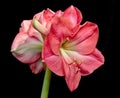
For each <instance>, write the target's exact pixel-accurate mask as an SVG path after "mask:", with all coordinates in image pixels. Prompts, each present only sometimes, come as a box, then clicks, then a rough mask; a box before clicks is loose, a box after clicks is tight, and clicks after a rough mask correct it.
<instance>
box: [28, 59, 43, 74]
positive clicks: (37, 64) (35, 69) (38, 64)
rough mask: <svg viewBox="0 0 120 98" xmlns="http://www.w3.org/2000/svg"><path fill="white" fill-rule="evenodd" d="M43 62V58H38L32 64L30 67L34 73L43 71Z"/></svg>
mask: <svg viewBox="0 0 120 98" xmlns="http://www.w3.org/2000/svg"><path fill="white" fill-rule="evenodd" d="M43 68H44V67H43V63H42V61H41V60H38V61H37V62H35V63H32V64H30V69H31V70H32V73H34V74H38V73H39V72H41V71H42V70H43Z"/></svg>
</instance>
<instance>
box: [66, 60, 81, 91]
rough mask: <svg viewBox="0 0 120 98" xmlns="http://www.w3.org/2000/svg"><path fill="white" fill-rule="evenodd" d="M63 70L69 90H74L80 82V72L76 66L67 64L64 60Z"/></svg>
mask: <svg viewBox="0 0 120 98" xmlns="http://www.w3.org/2000/svg"><path fill="white" fill-rule="evenodd" d="M64 71H65V80H66V83H67V85H68V88H69V89H70V91H71V92H72V91H74V90H75V89H76V88H77V87H78V85H79V82H80V79H81V73H80V71H79V70H78V67H77V66H75V65H74V63H73V64H71V65H67V63H65V61H64Z"/></svg>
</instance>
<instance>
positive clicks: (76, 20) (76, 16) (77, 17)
mask: <svg viewBox="0 0 120 98" xmlns="http://www.w3.org/2000/svg"><path fill="white" fill-rule="evenodd" d="M61 20H62V22H63V23H64V24H65V25H66V26H67V27H68V28H70V29H72V28H74V27H75V26H76V25H77V24H80V23H81V21H82V14H81V12H80V10H78V9H77V8H76V7H74V6H70V7H68V8H67V9H66V10H65V11H64V14H63V16H62V17H61Z"/></svg>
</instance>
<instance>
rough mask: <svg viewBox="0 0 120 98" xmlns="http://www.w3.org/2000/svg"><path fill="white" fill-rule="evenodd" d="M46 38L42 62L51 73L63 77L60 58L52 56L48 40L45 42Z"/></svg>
mask: <svg viewBox="0 0 120 98" xmlns="http://www.w3.org/2000/svg"><path fill="white" fill-rule="evenodd" d="M47 37H48V36H47ZM47 37H46V39H45V42H44V47H43V51H42V57H43V60H44V61H45V63H46V65H47V66H48V68H49V69H50V70H51V71H52V72H54V73H56V74H57V75H59V76H63V75H64V74H63V64H62V61H61V58H60V57H59V56H57V55H54V53H53V52H52V50H51V48H50V47H49V40H47Z"/></svg>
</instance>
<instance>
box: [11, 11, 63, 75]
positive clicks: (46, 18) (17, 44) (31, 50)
mask: <svg viewBox="0 0 120 98" xmlns="http://www.w3.org/2000/svg"><path fill="white" fill-rule="evenodd" d="M61 14H62V12H61V11H57V12H56V13H55V12H53V11H52V10H50V9H47V10H43V11H42V12H40V13H37V14H35V15H34V17H33V20H24V21H23V22H22V23H21V27H20V30H19V33H18V34H17V35H16V37H15V39H14V41H13V43H12V46H11V52H12V54H13V55H14V56H15V57H16V58H17V59H18V60H19V61H21V62H23V63H26V64H30V68H31V70H32V72H33V73H35V74H37V73H39V72H40V71H41V70H42V69H43V64H42V58H41V51H42V46H43V42H44V38H43V37H44V35H46V34H47V33H48V32H49V30H50V27H51V23H52V21H53V20H54V18H55V17H56V16H57V17H59V16H60V15H61ZM32 24H33V25H32ZM33 26H34V27H33ZM36 29H37V30H36Z"/></svg>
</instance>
